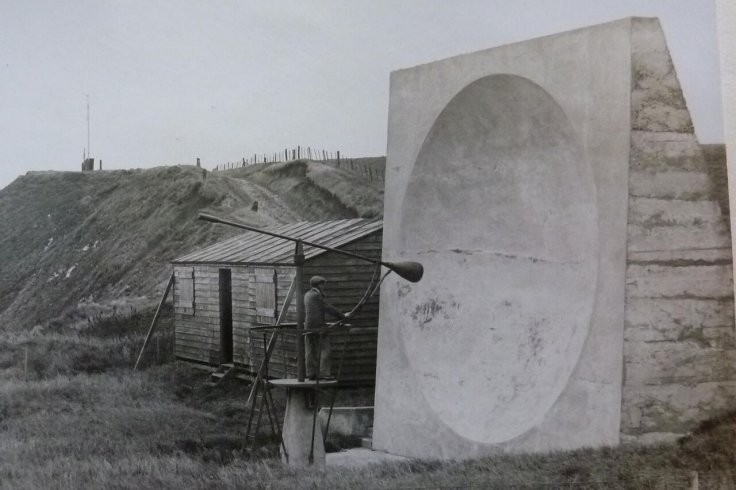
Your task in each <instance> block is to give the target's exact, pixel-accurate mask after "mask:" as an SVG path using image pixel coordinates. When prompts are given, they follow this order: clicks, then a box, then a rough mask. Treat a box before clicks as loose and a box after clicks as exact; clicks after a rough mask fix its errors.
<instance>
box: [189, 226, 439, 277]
mask: <svg viewBox="0 0 736 490" xmlns="http://www.w3.org/2000/svg"><path fill="white" fill-rule="evenodd" d="M198 218H199V219H201V220H202V221H210V222H212V223H221V224H223V225H230V226H234V227H236V228H242V229H244V230H249V231H255V232H256V233H262V234H264V235H269V236H272V237H276V238H281V239H283V240H290V241H292V242H301V243H303V244H304V245H308V246H310V247H316V248H321V249H322V250H327V251H329V252H335V253H338V254H342V255H347V256H348V257H354V258H356V259H360V260H365V261H366V262H371V263H373V264H381V265H383V266H385V267H388V268H389V269H391V270H392V271H394V272H395V273H397V274H398V275H399V276H401V277H403V278H404V279H406V280H407V281H411V282H418V281H419V280H420V279H421V278H422V275H423V273H424V268H423V267H422V264H420V263H419V262H395V263H394V262H384V261H382V260H378V259H373V258H370V257H366V256H365V255H360V254H356V253H354V252H348V251H346V250H340V249H337V248H332V247H328V246H326V245H321V244H319V243H314V242H310V241H307V240H302V239H301V238H296V237H291V236H288V235H282V234H280V233H274V232H272V231H266V230H262V229H260V228H255V227H253V226H250V225H246V224H243V223H239V222H237V221H230V220H225V219H221V218H218V217H216V216H212V215H210V214H205V213H199V216H198Z"/></svg>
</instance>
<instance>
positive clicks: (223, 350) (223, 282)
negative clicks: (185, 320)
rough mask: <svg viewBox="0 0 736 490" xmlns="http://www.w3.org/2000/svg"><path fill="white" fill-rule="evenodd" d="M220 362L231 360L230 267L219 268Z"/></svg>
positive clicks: (231, 293)
mask: <svg viewBox="0 0 736 490" xmlns="http://www.w3.org/2000/svg"><path fill="white" fill-rule="evenodd" d="M219 282H220V362H221V363H222V364H226V363H231V362H233V288H232V274H231V272H230V269H220V281H219Z"/></svg>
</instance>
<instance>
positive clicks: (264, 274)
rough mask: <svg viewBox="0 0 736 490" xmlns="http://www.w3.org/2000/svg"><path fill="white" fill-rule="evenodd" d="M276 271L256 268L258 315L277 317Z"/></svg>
mask: <svg viewBox="0 0 736 490" xmlns="http://www.w3.org/2000/svg"><path fill="white" fill-rule="evenodd" d="M277 280H278V279H277V276H276V271H275V270H274V269H256V270H255V293H256V315H258V316H262V317H269V318H275V317H276V313H275V310H276V285H277V283H276V281H277Z"/></svg>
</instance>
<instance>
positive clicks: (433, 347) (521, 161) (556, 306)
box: [373, 19, 649, 459]
mask: <svg viewBox="0 0 736 490" xmlns="http://www.w3.org/2000/svg"><path fill="white" fill-rule="evenodd" d="M631 26H632V21H631V20H630V19H625V20H622V21H617V22H612V23H609V24H604V25H600V26H595V27H591V28H586V29H581V30H577V31H573V32H568V33H564V34H560V35H555V36H549V37H545V38H541V39H536V40H532V41H527V42H523V43H518V44H513V45H508V46H502V47H499V48H494V49H490V50H486V51H481V52H477V53H472V54H468V55H463V56H458V57H454V58H450V59H447V60H442V61H438V62H435V63H430V64H427V65H422V66H418V67H415V68H410V69H406V70H401V71H398V72H394V73H392V76H391V97H390V106H389V134H388V158H387V168H386V194H385V196H386V197H385V219H384V244H383V253H384V259H385V260H389V261H396V260H418V261H420V262H423V263H424V264H425V268H426V273H425V278H424V279H423V280H422V282H420V283H418V284H408V283H406V282H404V281H402V280H400V279H398V278H393V277H392V278H390V279H388V280H387V281H386V282H385V283H384V286H383V288H382V290H381V296H382V297H381V314H380V315H381V317H380V328H379V339H378V368H377V382H376V404H375V420H374V434H373V444H374V448H376V449H379V450H383V451H388V452H391V453H395V454H400V455H406V456H413V457H423V458H446V459H450V458H453V459H454V458H466V457H474V456H480V455H483V454H488V453H492V452H497V451H529V450H547V449H559V448H574V447H581V446H588V445H593V446H595V445H606V444H616V443H617V442H618V440H619V426H620V417H621V413H620V412H621V409H620V401H621V372H622V343H623V323H624V285H625V270H626V234H627V227H626V224H627V200H628V169H629V148H630V130H631V126H632V115H631V111H630V107H631V100H630V99H631V90H632V87H631V83H632V79H631V73H632V71H631V51H632V49H631ZM647 117H649V116H647Z"/></svg>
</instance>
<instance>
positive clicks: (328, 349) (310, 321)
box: [304, 276, 347, 379]
mask: <svg viewBox="0 0 736 490" xmlns="http://www.w3.org/2000/svg"><path fill="white" fill-rule="evenodd" d="M326 282H327V279H325V278H324V277H322V276H314V277H313V278H311V279H310V280H309V285H310V286H312V289H310V290H309V291H307V292H306V294H304V313H305V319H304V328H305V329H307V330H322V332H320V333H317V332H314V333H312V334H310V335H307V336H306V338H305V341H304V350H305V361H306V368H307V373H306V374H307V377H308V378H309V379H317V372H318V370H317V368H318V367H319V376H320V378H330V377H332V373H331V364H332V362H331V361H332V358H331V357H332V346H331V345H330V338H329V335H328V333H327V324H326V323H325V313H330V314H331V315H332V316H334V317H335V318H339V319H343V318H347V315H344V314H342V313H341V312H339V311H338V310H337V309H336V308H335V307H334V306H332V305H331V304H329V303H327V302H326V301H325V294H324V291H323V288H324V285H325V283H326ZM320 338H321V339H322V349H321V352H320V345H319V344H320ZM318 355H319V366H318V364H317V363H318V360H317V357H318Z"/></svg>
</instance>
